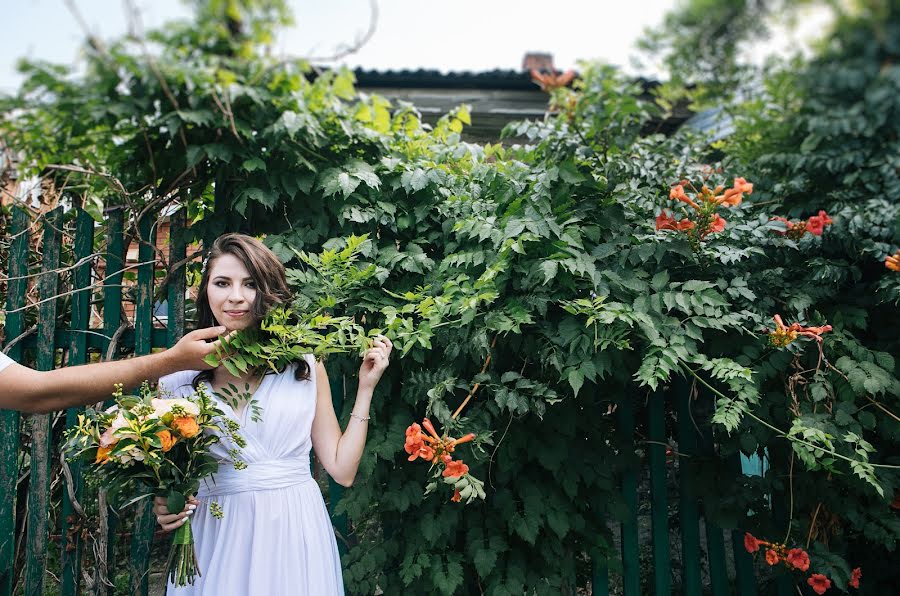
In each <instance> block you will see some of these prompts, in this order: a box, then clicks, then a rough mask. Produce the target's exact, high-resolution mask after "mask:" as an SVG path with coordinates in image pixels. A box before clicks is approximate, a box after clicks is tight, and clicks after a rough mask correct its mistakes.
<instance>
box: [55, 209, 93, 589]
mask: <svg viewBox="0 0 900 596" xmlns="http://www.w3.org/2000/svg"><path fill="white" fill-rule="evenodd" d="M93 248H94V220H93V218H92V217H91V216H90V215H88V214H87V212H86V211H84V210H82V209H79V210H78V215H77V219H76V224H75V246H74V249H75V262H76V263H77V262H79V261H80V260H82V259H85V262H84V263H83V264H81V265H79V266H77V267H76V268H75V270H74V272H73V284H72V286H73V287H74V288H75V289H81V288H90V286H91V263H90V261H89V260H87V257H89V256H90V254H91V253H92V252H93ZM90 305H91V290H90V289H85V290H83V291H79V292H76V293H75V294H73V295H72V324H71V342H70V344H69V361H68V364H69V365H70V366H71V365H73V364H84V363H85V362H87V334H86V333H84V331H87V330H88V329H89V328H90ZM83 411H84V408H69V409H68V410H67V411H66V428H72V427H73V426H75V425H76V424H77V421H78V414H80V413H81V412H83ZM69 472H70V473H71V476H72V492H73V493H74V495H75V499H76V500H78V499H80V498H81V492H82V488H83V484H84V482H83V478H82V473H81V463H80V462H72V463H71V464H69ZM81 521H83V520H79V519H78V518H77V514H76V512H75V508H74V507H73V505H72V502H71V500H70V499H69V491H68V490H67V489H66V488H64V489H63V501H62V520H61V522H62V524H61V528H62V532H61V534H62V541H61V548H62V553H61V560H62V565H63V571H62V595H63V596H75V595H76V594H79V593H80V592H81V590H80V589H79V586H80V582H81V556H82V546H83V545H82V540H81V533H80V532H79V531H78V528H79V526H80V525H81V523H80V522H81ZM76 522H78V523H76ZM73 527H74V531H72V528H73Z"/></svg>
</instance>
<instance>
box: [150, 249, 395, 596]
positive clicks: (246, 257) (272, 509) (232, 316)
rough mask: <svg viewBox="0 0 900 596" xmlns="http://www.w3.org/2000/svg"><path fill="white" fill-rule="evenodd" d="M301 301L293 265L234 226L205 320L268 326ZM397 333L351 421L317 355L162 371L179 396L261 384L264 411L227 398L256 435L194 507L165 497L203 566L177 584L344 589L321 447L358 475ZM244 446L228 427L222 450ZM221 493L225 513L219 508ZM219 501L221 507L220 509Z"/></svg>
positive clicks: (207, 273) (162, 511)
mask: <svg viewBox="0 0 900 596" xmlns="http://www.w3.org/2000/svg"><path fill="white" fill-rule="evenodd" d="M289 300H290V291H289V290H288V287H287V282H286V280H285V273H284V267H283V265H282V264H281V263H280V262H279V261H278V259H277V258H276V257H275V255H274V254H273V253H272V252H271V251H270V250H269V249H268V248H266V247H265V246H264V245H263V244H262V243H261V242H259V241H258V240H255V239H253V238H251V237H249V236H244V235H241V234H226V235H224V236H222V237H220V238H219V239H217V240H216V242H215V243H214V244H213V246H212V249H211V250H210V253H209V257H208V261H207V266H206V267H205V270H204V272H203V275H202V278H201V281H200V288H199V293H198V297H197V314H198V322H199V324H200V325H201V326H209V325H210V324H214V323H215V322H218V323H217V324H221V325H224V326H225V327H226V328H228V330H230V331H232V330H238V329H244V328H247V327H251V326H253V325H257V324H258V323H259V321H260V320H261V318H262V317H263V316H264V315H265V313H266V312H267V311H268V310H269V309H270V308H272V307H273V306H274V305H276V304H283V303H286V302H288V301H289ZM391 347H392V346H391V342H390V341H389V340H388V339H387V338H385V337H378V338H376V340H375V342H374V345H373V347H372V348H371V349H370V350H368V351H367V352H366V354H365V356H364V357H363V362H362V365H361V367H360V370H359V389H358V390H357V394H356V403H355V405H354V407H353V411H352V413H351V415H350V416H351V417H350V420H349V422H348V425H347V428H346V430H344V431H343V432H341V428H340V425H339V424H338V420H337V417H336V415H335V412H334V407H333V406H332V402H331V391H330V388H329V385H328V377H327V375H326V373H325V368H324V366H322V363H321V362H316V361H315V359H314V358H313V357H312V356H307V357H306V358H304V359H303V360H301V361H298V362H294V363H292V364H290V365H289V366H288V367H287V368H286V369H285V370H283V371H281V372H280V373H278V374H273V373H269V374H259V372H251V373H248V374H246V375H244V376H241V377H234V376H232V375H231V374H229V373H228V371H227V370H225V368H224V367H219V368H217V369H214V370H212V371H202V372H201V371H183V372H180V373H175V374H172V375H169V376H167V377H163V378H162V379H160V381H159V385H160V389H161V390H164V391H167V392H169V393H171V394H172V395H173V396H175V397H181V396H183V395H185V394H190V393H191V392H193V391H194V389H195V388H197V387H198V386H200V385H201V384H204V385H205V386H206V387H207V388H208V389H212V391H213V392H218V391H220V390H221V389H223V388H225V387H228V385H234V386H235V387H238V388H243V387H244V386H245V384H249V386H250V394H252V396H253V397H252V399H253V401H255V402H256V403H257V404H258V405H259V406H260V408H261V410H262V414H261V417H260V420H259V421H254V420H253V416H251V415H249V414H248V410H249V409H250V408H248V403H247V401H249V400H247V401H244V402H241V403H239V404H238V405H237V407H235V408H233V407H232V406H231V405H230V404H229V403H227V402H226V401H225V400H220V399H217V401H218V403H219V405H220V407H221V409H222V410H223V411H224V412H225V413H226V415H227V416H233V417H234V419H235V420H236V421H237V422H239V423H240V425H241V435H242V436H243V438H244V440H245V441H246V446H245V447H244V448H243V450H242V451H241V453H240V459H241V460H242V461H244V462H245V463H246V464H247V466H246V468H245V469H242V470H236V469H235V468H234V467H233V466H231V465H228V464H223V465H220V468H219V471H218V472H217V473H216V474H215V475H214V476H213V477H212V479H210V480H209V481H207V482H204V483H201V487H200V490H199V493H198V494H197V496H196V498H195V499H190V501H189V504H188V505H187V506H186V508H185V511H183V512H181V513H178V514H169V513H168V509H167V508H166V500H165V499H163V498H157V499H156V500H155V502H154V513H155V514H156V516H157V520H158V521H159V523H160V525H161V526H162V527H163V528H164V529H166V530H173V529H175V528H177V527H179V526H180V525H182V524H184V523H185V520H186V519H187V518H188V516H191V528H192V530H193V533H194V536H195V540H196V545H195V548H196V553H197V562H198V566H199V569H200V572H201V573H202V575H201V576H199V577H197V579H196V581H195V582H194V584H193V585H192V586H186V587H183V588H175V587H174V586H173V585H169V587H168V594H170V595H177V596H181V595H207V596H213V595H215V596H225V595H229V594H234V595H257V594H258V595H260V596H262V595H265V596H279V595H285V596H288V595H291V596H332V595H339V594H343V593H344V588H343V580H342V577H341V564H340V559H339V557H338V550H337V543H336V541H335V536H334V531H333V529H332V526H331V520H330V518H329V516H328V511H327V509H326V507H325V502H324V500H323V499H322V494H321V492H320V490H319V487H318V485H317V484H316V482H315V481H314V480H313V478H312V477H311V475H310V469H309V453H310V448H312V449H314V450H315V453H316V458H317V459H318V460H319V461H320V462H321V463H322V465H323V466H324V468H325V470H326V471H327V472H328V474H330V475H331V477H332V478H334V479H335V481H337V482H338V483H340V484H342V485H344V486H350V485H351V484H352V483H353V479H354V478H355V476H356V471H357V468H358V467H359V461H360V458H361V457H362V452H363V447H364V445H365V441H366V430H367V422H368V420H369V416H368V412H369V404H370V402H371V399H372V392H373V390H374V389H375V386H376V385H377V384H378V381H379V380H380V379H381V375H382V373H383V372H384V370H385V368H387V365H388V360H389V357H390V353H391ZM234 447H235V445H234V444H232V443H231V442H230V441H229V439H228V438H227V437H223V438H222V440H221V441H220V442H219V443H217V444H216V445H215V446H214V447H213V450H214V452H215V453H216V454H217V455H219V456H220V457H221V460H222V461H229V460H230V459H231V457H230V455H229V453H228V452H229V450H230V449H233V448H234ZM211 503H216V504H217V505H218V506H219V507H221V509H222V513H223V515H222V516H221V519H217V518H216V517H215V516H214V515H213V512H212V511H211V510H210V504H211ZM213 509H215V508H213Z"/></svg>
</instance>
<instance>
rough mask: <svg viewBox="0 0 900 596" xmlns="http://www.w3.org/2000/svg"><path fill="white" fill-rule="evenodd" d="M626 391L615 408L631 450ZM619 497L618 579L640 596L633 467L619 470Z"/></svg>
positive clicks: (630, 398)
mask: <svg viewBox="0 0 900 596" xmlns="http://www.w3.org/2000/svg"><path fill="white" fill-rule="evenodd" d="M635 399H636V398H635V396H634V395H633V394H630V393H629V394H626V395H624V396H623V398H622V400H621V401H620V402H619V405H618V408H617V409H616V415H617V417H618V424H619V434H620V441H621V443H622V448H623V449H625V450H628V452H629V453H634V400H635ZM622 497H623V499H624V501H625V506H626V508H627V510H628V512H627V513H626V518H625V521H623V522H622V524H621V532H622V576H623V577H622V580H623V582H622V583H623V587H624V590H625V596H640V593H641V575H640V574H641V571H640V555H639V551H638V499H637V470H636V469H635V468H634V467H632V466H629V467H628V468H626V469H625V470H623V472H622Z"/></svg>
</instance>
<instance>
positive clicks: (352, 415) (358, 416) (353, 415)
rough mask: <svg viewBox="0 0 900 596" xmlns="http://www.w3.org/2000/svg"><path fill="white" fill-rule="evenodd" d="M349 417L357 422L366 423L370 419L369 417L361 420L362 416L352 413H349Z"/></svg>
mask: <svg viewBox="0 0 900 596" xmlns="http://www.w3.org/2000/svg"><path fill="white" fill-rule="evenodd" d="M350 417H351V418H356V419H357V420H359V421H361V422H368V421H369V418H370V417H369V416H366V417H365V418H363V417H362V416H360V415H359V414H356V413H354V412H350Z"/></svg>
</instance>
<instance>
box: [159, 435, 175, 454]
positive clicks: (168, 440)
mask: <svg viewBox="0 0 900 596" xmlns="http://www.w3.org/2000/svg"><path fill="white" fill-rule="evenodd" d="M156 436H157V437H159V441H160V442H161V443H162V450H163V453H168V452H169V450H170V449H172V447H174V446H175V443H176V442H178V439H176V438H175V437H173V436H172V433H170V432H169V431H167V430H161V431H159V432H158V433H156Z"/></svg>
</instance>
